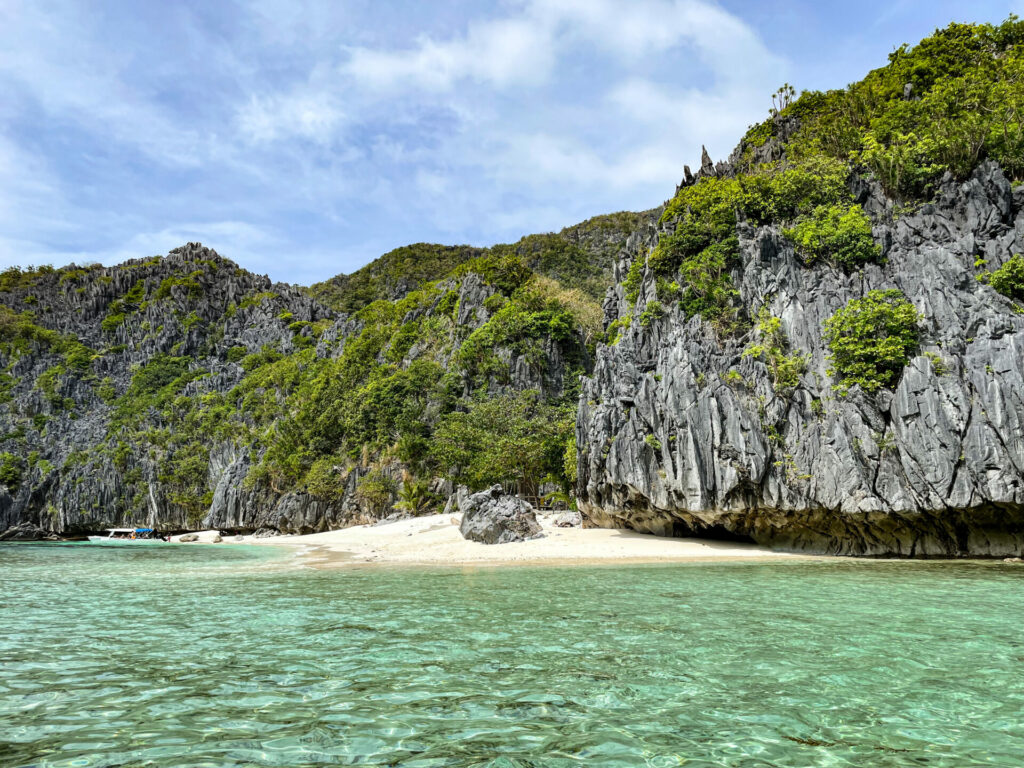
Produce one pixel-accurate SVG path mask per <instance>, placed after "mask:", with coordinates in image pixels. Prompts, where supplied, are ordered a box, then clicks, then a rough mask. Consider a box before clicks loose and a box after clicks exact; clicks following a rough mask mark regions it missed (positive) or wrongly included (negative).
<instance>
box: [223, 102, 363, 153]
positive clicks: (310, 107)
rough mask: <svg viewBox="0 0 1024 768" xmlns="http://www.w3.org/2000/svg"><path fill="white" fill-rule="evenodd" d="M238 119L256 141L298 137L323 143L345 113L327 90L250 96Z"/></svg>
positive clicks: (333, 133) (332, 135) (334, 134)
mask: <svg viewBox="0 0 1024 768" xmlns="http://www.w3.org/2000/svg"><path fill="white" fill-rule="evenodd" d="M238 121H239V128H240V130H241V131H242V133H243V134H244V135H245V136H246V137H247V138H248V139H249V140H250V141H252V142H255V143H262V142H268V141H277V140H282V139H284V140H287V139H293V138H301V139H309V140H311V141H315V142H318V143H321V144H323V143H328V142H330V141H332V140H334V139H336V138H337V137H338V131H339V129H340V128H341V126H342V125H343V124H344V122H345V114H344V112H342V111H341V110H340V109H339V108H338V106H337V105H336V104H335V103H334V99H333V97H332V96H331V94H329V93H323V92H321V93H316V92H308V93H292V94H284V95H277V94H274V95H270V96H263V97H261V96H253V97H252V98H250V100H249V103H248V104H246V105H245V106H244V107H242V108H241V110H240V111H239V115H238Z"/></svg>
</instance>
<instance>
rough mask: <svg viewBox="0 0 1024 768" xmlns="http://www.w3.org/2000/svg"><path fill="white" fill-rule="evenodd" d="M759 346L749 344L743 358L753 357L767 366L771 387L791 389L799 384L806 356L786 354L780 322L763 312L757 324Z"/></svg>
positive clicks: (784, 336)
mask: <svg viewBox="0 0 1024 768" xmlns="http://www.w3.org/2000/svg"><path fill="white" fill-rule="evenodd" d="M757 333H758V336H759V337H760V343H759V344H749V345H747V348H746V349H745V350H743V356H744V357H753V358H754V359H755V360H760V361H761V362H763V363H764V364H765V365H767V366H768V370H769V371H770V372H771V374H772V386H774V387H775V389H776V390H784V389H793V388H795V387H796V386H797V385H798V384H799V383H800V374H802V373H803V372H804V370H805V369H806V368H807V357H808V356H807V355H806V354H798V353H794V354H789V355H787V354H786V347H787V344H786V335H785V333H783V331H782V321H781V320H780V319H779V318H777V317H772V316H771V315H769V314H768V313H767V311H764V312H762V313H761V317H760V319H759V321H758V323H757Z"/></svg>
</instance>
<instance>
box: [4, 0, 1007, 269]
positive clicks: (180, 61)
mask: <svg viewBox="0 0 1024 768" xmlns="http://www.w3.org/2000/svg"><path fill="white" fill-rule="evenodd" d="M1010 12H1017V13H1022V14H1024V0H1015V2H998V3H997V2H986V1H985V0H978V2H973V3H970V4H967V3H963V2H945V1H944V0H933V1H932V2H900V1H899V0H896V1H895V2H894V1H893V0H887V1H886V2H878V1H876V0H862V1H861V2H857V3H850V2H844V3H822V2H779V1H777V0H767V1H762V2H746V1H741V0H722V2H719V3H716V2H707V1H701V0H499V1H498V2H463V1H460V0H431V1H430V2H422V1H421V2H412V1H409V0H393V1H389V0H377V1H376V2H372V1H369V0H335V1H334V2H330V1H328V0H324V1H315V0H253V1H252V2H231V1H230V0H161V1H160V2H150V1H148V0H132V1H130V2H114V1H109V2H85V1H84V0H80V1H79V2H61V1H60V0H0V92H2V93H3V98H2V99H0V266H7V265H10V264H20V265H27V264H42V263H51V264H54V265H62V264H66V263H69V262H72V261H75V262H78V263H87V262H93V261H100V262H102V263H104V264H112V263H116V262H119V261H122V260H124V259H127V258H132V257H141V256H151V255H155V254H161V253H166V252H167V251H168V250H169V249H170V248H173V247H175V246H177V245H180V244H182V243H184V242H187V241H190V240H200V241H202V242H203V243H204V244H206V245H209V246H211V247H214V248H216V249H217V250H218V251H219V252H220V253H221V254H222V255H224V256H226V257H228V258H230V259H233V260H234V261H236V262H238V263H239V264H241V265H242V266H244V267H246V268H248V269H251V270H253V271H255V272H259V273H267V274H269V275H270V276H271V277H272V278H274V279H277V280H285V281H289V282H297V283H305V284H308V283H311V282H315V281H317V280H323V279H326V278H328V277H330V276H332V275H335V274H338V273H340V272H351V271H353V270H354V269H357V268H358V267H360V266H362V265H363V264H365V263H367V262H368V261H370V260H372V259H373V258H376V257H377V256H378V255H380V254H381V253H383V252H385V251H387V250H390V249H391V248H394V247H397V246H399V245H404V244H407V243H412V242H420V241H428V242H444V243H471V244H474V245H489V244H493V243H495V242H509V241H514V240H516V239H518V238H519V237H520V236H522V235H524V234H529V233H532V232H544V231H551V230H557V229H560V228H561V227H563V226H566V225H569V224H573V223H575V222H577V221H581V220H583V219H585V218H588V217H590V216H593V215H596V214H599V213H607V212H611V211H617V210H624V209H627V210H642V209H645V208H650V207H652V206H654V205H657V204H658V203H660V202H661V201H662V200H664V199H665V198H667V197H668V196H670V195H671V193H672V191H673V188H674V185H675V183H676V182H677V181H678V180H679V178H680V176H681V174H682V167H683V164H684V163H688V164H690V165H691V166H694V165H697V164H699V158H700V147H701V144H702V143H703V144H706V145H707V146H708V149H709V150H710V152H711V154H712V156H713V157H714V158H715V159H719V158H722V157H724V156H725V155H727V154H728V153H729V151H730V150H731V149H732V147H733V146H734V145H735V143H736V142H737V140H738V139H739V137H740V136H741V135H742V133H743V131H744V130H745V128H746V126H747V125H749V124H751V123H753V122H756V121H758V120H761V119H762V118H763V117H764V116H765V115H766V113H767V110H768V107H769V106H770V103H771V102H770V94H771V93H772V92H773V91H774V90H775V89H776V88H777V87H778V86H779V85H781V84H782V83H783V82H786V81H788V82H790V83H792V84H793V85H794V86H796V88H797V89H798V90H800V89H804V88H829V87H839V86H843V85H845V84H846V83H848V82H849V81H851V80H855V79H859V78H860V77H861V76H862V75H863V74H864V73H865V72H866V71H868V70H869V69H872V68H874V67H877V66H881V65H883V64H884V63H885V60H886V54H887V53H888V52H889V51H891V50H892V49H893V47H894V46H896V45H897V44H899V43H902V42H916V41H917V40H919V39H920V38H921V37H923V36H925V35H927V34H929V33H930V32H931V31H932V30H933V29H935V27H937V26H945V25H946V24H947V23H948V22H949V21H951V20H958V21H1000V20H1002V19H1003V18H1005V17H1006V15H1007V14H1008V13H1010Z"/></svg>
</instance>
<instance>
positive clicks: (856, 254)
mask: <svg viewBox="0 0 1024 768" xmlns="http://www.w3.org/2000/svg"><path fill="white" fill-rule="evenodd" d="M784 234H785V235H786V237H788V238H789V239H790V240H792V241H793V242H794V243H795V244H796V247H797V250H798V251H799V252H800V253H801V254H802V255H803V256H804V259H805V260H806V261H807V263H808V264H810V263H813V262H815V261H817V260H818V259H831V260H833V261H834V262H836V263H837V264H840V265H841V266H844V267H847V268H856V267H859V266H860V265H862V264H865V263H867V262H871V261H877V260H878V258H879V257H880V256H881V255H882V248H881V246H879V245H877V244H876V243H875V241H874V238H873V237H872V235H871V220H870V219H869V218H868V217H867V215H866V214H865V213H864V211H863V209H861V207H860V206H859V205H845V204H843V203H835V204H833V205H827V206H826V205H819V206H817V207H816V208H815V209H814V210H813V211H811V213H810V215H807V216H802V217H801V218H799V219H798V220H797V221H796V223H795V224H794V225H793V227H792V228H790V229H787V230H785V231H784Z"/></svg>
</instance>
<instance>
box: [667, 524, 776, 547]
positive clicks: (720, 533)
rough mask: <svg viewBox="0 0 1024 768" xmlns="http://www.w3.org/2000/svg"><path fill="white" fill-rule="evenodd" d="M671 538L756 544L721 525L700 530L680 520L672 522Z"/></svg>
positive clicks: (706, 526) (703, 527) (741, 534)
mask: <svg viewBox="0 0 1024 768" xmlns="http://www.w3.org/2000/svg"><path fill="white" fill-rule="evenodd" d="M672 538H674V539H686V538H694V539H708V540H710V541H732V542H740V543H743V544H754V543H756V542H755V541H754V539H753V538H751V537H750V536H747V535H746V534H743V533H737V532H736V531H730V530H729V529H728V528H726V527H725V526H723V525H705V526H701V527H700V528H694V527H693V526H691V525H689V524H687V523H685V522H684V521H682V520H673V521H672Z"/></svg>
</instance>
